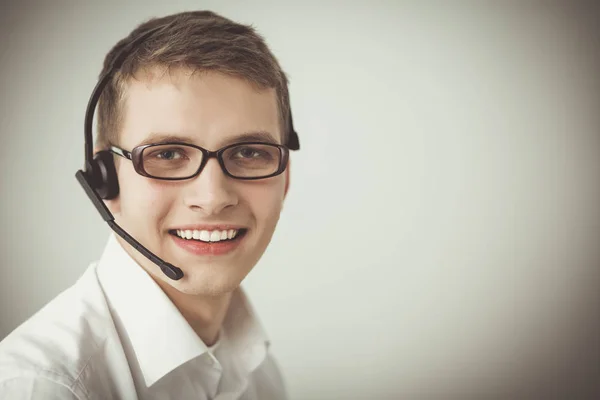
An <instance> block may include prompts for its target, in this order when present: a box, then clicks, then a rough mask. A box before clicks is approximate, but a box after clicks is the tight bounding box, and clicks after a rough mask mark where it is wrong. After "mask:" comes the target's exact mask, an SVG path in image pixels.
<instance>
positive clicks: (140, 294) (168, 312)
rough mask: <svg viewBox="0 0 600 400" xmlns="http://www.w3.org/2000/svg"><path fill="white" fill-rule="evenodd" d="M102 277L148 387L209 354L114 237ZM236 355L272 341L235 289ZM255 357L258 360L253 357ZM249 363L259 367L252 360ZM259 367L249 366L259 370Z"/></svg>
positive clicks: (231, 330)
mask: <svg viewBox="0 0 600 400" xmlns="http://www.w3.org/2000/svg"><path fill="white" fill-rule="evenodd" d="M97 273H98V279H99V281H100V284H101V286H102V288H103V289H104V292H105V295H106V297H107V300H108V302H109V304H110V306H111V309H112V311H113V312H115V313H116V314H117V316H118V318H119V319H120V321H121V323H122V326H123V328H124V329H125V333H126V334H127V336H128V338H129V340H130V342H131V345H132V348H133V351H134V353H135V357H136V358H137V361H138V363H139V366H140V369H141V372H142V374H143V376H144V380H145V382H146V385H147V386H148V387H150V386H152V385H153V384H154V383H155V382H157V381H158V380H159V379H161V378H162V377H163V376H165V375H166V374H168V373H169V372H171V371H172V370H174V369H175V368H177V367H179V366H180V365H182V364H184V363H186V362H188V361H190V360H192V359H193V358H196V357H198V356H200V355H202V354H204V353H205V352H207V351H208V349H207V346H206V345H205V344H204V342H203V341H202V340H201V339H200V337H198V335H197V334H196V332H194V330H193V329H192V328H191V326H190V325H189V324H188V322H187V321H186V320H185V318H184V317H183V316H182V315H181V313H180V312H179V310H178V309H177V307H175V305H174V304H173V303H172V302H171V300H170V299H169V298H168V297H167V295H166V294H165V293H164V292H163V291H162V289H161V288H160V286H158V284H157V283H156V282H155V281H154V280H153V279H152V278H151V277H150V275H149V274H148V273H147V272H146V271H145V270H144V269H143V268H142V267H140V266H139V264H137V262H136V261H135V260H134V259H133V258H131V256H130V255H129V254H128V253H127V252H126V251H125V249H123V247H122V246H121V244H120V243H119V242H118V241H117V239H116V237H115V234H113V233H111V235H110V237H109V240H108V243H107V245H106V247H105V249H104V252H103V254H102V257H101V258H100V260H99V262H98V266H97ZM223 331H224V333H225V334H226V336H227V337H228V339H229V340H228V342H229V343H230V345H231V346H232V351H233V352H236V353H238V354H242V355H243V354H245V353H246V350H247V349H255V348H256V346H257V345H259V344H260V345H262V347H264V348H267V347H268V346H269V343H270V342H269V339H268V338H267V335H266V333H265V331H264V329H263V327H262V325H261V324H260V322H259V320H258V318H257V317H256V314H255V312H254V310H253V308H252V306H251V304H250V302H249V301H248V298H247V296H246V295H245V293H244V292H243V290H241V289H239V290H236V291H235V292H234V294H233V296H232V300H231V303H230V306H229V309H228V311H227V315H226V317H225V320H224V323H223ZM253 358H254V357H253ZM250 364H255V363H254V362H251V363H250ZM255 367H256V365H248V369H254V368H255Z"/></svg>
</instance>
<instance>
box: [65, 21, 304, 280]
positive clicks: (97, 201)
mask: <svg viewBox="0 0 600 400" xmlns="http://www.w3.org/2000/svg"><path fill="white" fill-rule="evenodd" d="M167 26H168V25H164V26H158V27H156V28H152V29H149V30H148V31H146V32H143V33H141V34H140V35H139V36H137V37H136V38H134V39H133V40H132V41H131V42H130V43H129V44H128V45H126V46H124V47H123V49H121V50H120V51H119V52H118V54H117V55H116V56H115V57H114V58H113V60H112V62H111V63H110V64H109V67H108V68H107V70H106V72H105V73H104V74H102V75H101V76H100V78H99V79H98V83H97V84H96V86H95V87H94V90H93V91H92V95H91V96H90V99H89V101H88V105H87V110H86V113H85V121H84V138H85V164H84V167H83V170H78V171H77V173H76V174H75V177H76V178H77V180H78V181H79V183H80V184H81V186H82V187H83V190H84V191H85V193H86V194H87V196H88V197H89V198H90V200H91V201H92V204H93V205H94V206H95V207H96V210H98V212H99V213H100V215H101V216H102V218H103V219H104V221H105V222H106V223H108V226H109V227H110V228H111V229H112V230H113V231H114V232H115V233H117V234H118V235H119V236H121V237H122V238H123V239H124V240H125V241H127V243H129V244H130V245H131V246H132V247H133V248H135V249H136V250H137V251H139V252H140V253H141V254H142V255H143V256H144V257H146V258H148V259H149V260H150V261H152V262H153V263H154V264H156V265H157V266H158V267H159V268H160V269H161V271H162V272H163V273H164V274H165V275H166V276H167V277H169V278H170V279H172V280H179V279H181V278H183V271H182V270H181V269H180V268H177V267H176V266H174V265H173V264H170V263H168V262H166V261H164V260H162V259H161V258H160V257H158V256H156V255H155V254H154V253H152V252H151V251H150V250H148V249H147V248H146V247H144V246H143V245H142V244H141V243H140V242H138V241H137V240H135V239H134V238H133V237H132V236H131V235H130V234H129V233H127V232H126V231H125V230H124V229H123V228H121V227H120V226H119V225H118V224H117V223H116V222H115V218H114V217H113V215H112V213H111V212H110V210H109V209H108V207H106V205H105V204H104V202H103V201H102V200H103V199H104V200H110V199H114V198H115V197H117V196H118V194H119V181H118V178H117V171H116V168H115V163H114V155H113V154H112V153H110V152H109V151H107V150H102V151H99V152H98V153H97V154H96V155H95V156H94V155H93V151H92V146H93V134H92V125H93V120H94V111H95V109H96V105H97V103H98V100H99V99H100V95H101V94H102V90H103V89H104V88H105V87H106V85H107V84H108V83H109V82H110V80H111V79H112V77H113V75H114V74H115V73H116V72H117V71H118V70H119V68H121V66H122V65H123V63H124V62H125V60H126V59H127V56H128V55H130V53H131V52H132V50H133V49H135V47H136V46H139V45H140V44H141V43H142V42H144V41H145V40H147V39H148V38H149V37H151V36H152V35H154V34H155V33H156V32H159V31H163V30H165V29H166V28H167ZM288 117H289V125H288V135H287V138H288V142H287V143H286V147H288V148H289V149H290V150H299V149H300V141H299V139H298V134H297V133H296V131H295V129H294V123H293V121H292V111H291V107H290V112H289V116H288Z"/></svg>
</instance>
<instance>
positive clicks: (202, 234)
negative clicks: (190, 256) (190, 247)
mask: <svg viewBox="0 0 600 400" xmlns="http://www.w3.org/2000/svg"><path fill="white" fill-rule="evenodd" d="M200 240H202V241H203V242H208V241H210V232H209V231H200Z"/></svg>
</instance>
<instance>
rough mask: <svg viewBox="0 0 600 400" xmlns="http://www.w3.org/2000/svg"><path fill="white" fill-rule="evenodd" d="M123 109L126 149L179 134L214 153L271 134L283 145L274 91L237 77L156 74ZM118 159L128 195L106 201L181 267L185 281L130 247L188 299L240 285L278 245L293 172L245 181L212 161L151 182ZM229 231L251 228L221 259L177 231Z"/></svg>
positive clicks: (133, 87)
mask: <svg viewBox="0 0 600 400" xmlns="http://www.w3.org/2000/svg"><path fill="white" fill-rule="evenodd" d="M125 103H126V105H125V109H124V121H123V129H122V131H121V133H120V136H119V143H117V145H118V146H119V147H121V148H123V149H125V150H128V151H131V150H132V149H133V148H134V147H135V146H138V145H140V144H141V143H142V142H144V141H146V142H148V141H150V142H156V141H158V140H159V139H160V138H161V137H163V136H176V137H181V138H182V140H185V141H187V142H191V143H193V144H195V145H198V146H201V147H203V148H205V149H208V150H217V149H219V148H221V147H223V146H225V145H226V144H230V143H235V142H240V141H242V139H240V137H241V135H244V134H248V133H256V132H263V133H267V134H269V135H271V136H272V137H273V139H274V140H275V142H276V143H278V144H281V141H282V134H281V129H280V122H279V114H278V107H277V98H276V95H275V91H274V90H273V89H268V90H260V91H259V90H257V89H256V88H255V87H253V86H251V85H250V84H249V83H247V82H245V81H243V80H241V79H238V78H233V77H229V76H225V75H221V74H217V73H202V74H194V75H192V76H190V74H189V73H187V72H184V71H175V72H170V73H166V74H164V75H161V74H156V75H154V76H147V77H145V78H144V79H139V80H132V81H131V82H130V84H129V85H128V89H127V91H126V100H125ZM149 139H151V140H149ZM116 158H117V163H116V167H117V174H118V177H119V185H120V193H119V197H118V198H117V199H115V200H111V201H109V202H108V205H109V207H110V208H111V210H112V211H113V213H114V214H115V219H116V221H117V222H118V223H119V224H120V225H121V226H122V227H123V228H124V229H125V230H127V231H128V232H129V233H130V234H131V235H132V236H133V237H134V238H136V239H137V240H138V241H139V242H141V243H142V244H143V245H144V246H145V247H147V248H148V249H150V250H151V251H152V252H154V253H155V254H156V255H158V256H159V257H161V258H162V259H163V260H165V261H167V262H169V263H171V264H173V265H175V266H177V267H178V268H181V269H182V270H183V273H184V277H183V278H182V279H180V280H179V281H173V280H171V279H169V278H167V277H166V276H165V275H164V274H163V273H162V272H161V271H160V269H159V268H158V266H156V265H155V264H153V263H152V262H150V261H149V260H147V259H146V258H145V257H144V256H142V255H141V254H139V253H138V252H137V251H135V250H133V249H132V248H131V247H130V246H129V245H127V244H125V245H124V247H125V248H126V250H127V251H128V253H129V254H130V255H131V256H132V257H133V258H134V259H135V260H136V261H137V262H138V263H139V264H140V265H142V266H143V267H144V269H146V270H147V271H148V272H149V273H150V274H151V275H152V276H153V277H154V279H155V280H157V282H158V283H159V284H160V286H161V287H163V288H164V289H167V290H169V291H171V290H172V289H170V287H172V288H175V289H176V290H178V291H180V292H183V293H187V294H201V295H218V294H221V293H225V292H229V291H232V290H233V289H235V288H236V287H237V286H238V285H239V284H240V282H241V281H242V280H243V279H244V278H245V277H246V275H247V274H248V273H249V272H250V270H251V269H252V268H253V267H254V265H255V264H256V263H257V261H258V260H259V259H260V257H261V256H262V254H263V252H264V251H265V249H266V247H267V245H268V244H269V242H270V240H271V237H272V235H273V232H274V230H275V227H276V225H277V221H278V220H279V215H280V212H281V208H282V205H283V201H284V198H285V195H286V193H287V186H288V182H289V174H288V172H289V169H287V170H286V172H285V173H283V174H281V175H278V176H275V177H271V178H267V179H262V180H254V181H253V180H248V181H244V180H237V179H233V178H230V177H228V176H226V175H225V174H224V173H223V171H222V170H221V167H220V165H219V163H218V160H217V159H215V158H212V159H210V160H209V161H208V163H207V164H206V166H205V167H204V169H203V170H202V172H201V173H200V175H198V176H196V177H195V178H191V179H188V180H184V181H166V180H156V179H151V178H147V177H143V176H141V175H139V174H137V173H136V172H135V170H134V168H133V164H132V163H131V162H130V161H128V160H125V159H122V158H120V157H116ZM223 225H227V226H233V227H237V228H243V230H242V232H243V231H244V230H245V233H244V234H243V235H240V238H237V241H236V242H235V245H233V243H234V242H233V241H232V243H231V244H232V246H230V247H227V246H223V245H224V243H222V244H221V247H220V248H221V249H222V250H223V251H218V252H217V253H222V254H215V252H212V253H211V252H210V247H208V246H212V245H205V244H199V243H197V242H189V241H188V242H186V243H184V242H185V239H180V238H177V237H176V236H174V235H173V234H172V232H173V231H174V230H178V229H179V230H181V229H188V230H192V229H194V228H195V227H197V228H198V229H197V230H200V229H202V230H209V231H211V230H212V231H213V232H214V231H221V230H222V229H219V227H218V226H223ZM211 227H214V229H211ZM119 239H120V238H119ZM121 243H124V242H123V241H121ZM186 244H188V245H191V246H186ZM197 245H199V246H197ZM203 246H204V247H203ZM214 248H216V246H215V247H214ZM207 249H208V250H207ZM206 251H209V253H207V252H206Z"/></svg>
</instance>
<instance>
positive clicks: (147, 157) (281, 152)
mask: <svg viewBox="0 0 600 400" xmlns="http://www.w3.org/2000/svg"><path fill="white" fill-rule="evenodd" d="M109 150H110V151H111V152H112V153H114V154H117V155H119V156H121V157H125V158H127V159H128V160H131V161H132V162H133V168H134V169H135V171H136V172H137V173H138V174H140V175H142V176H147V177H149V178H154V179H164V180H183V179H190V178H193V177H195V176H197V175H198V174H200V172H202V169H203V168H204V167H205V166H206V163H207V162H208V160H210V159H211V158H216V159H217V160H218V161H219V165H220V166H221V169H222V170H223V173H225V175H227V176H229V177H231V178H235V179H244V180H251V179H265V178H270V177H272V176H276V175H279V174H281V173H282V172H283V171H285V168H286V166H287V162H288V158H289V149H288V148H287V147H285V146H282V145H278V144H271V143H262V142H244V143H235V144H231V145H228V146H225V147H223V148H221V149H219V150H216V151H210V150H206V149H204V148H202V147H200V146H195V145H192V144H185V143H160V144H146V145H142V146H137V147H134V148H133V149H132V150H131V152H129V151H126V150H123V149H121V148H119V147H116V146H110V148H109Z"/></svg>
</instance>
